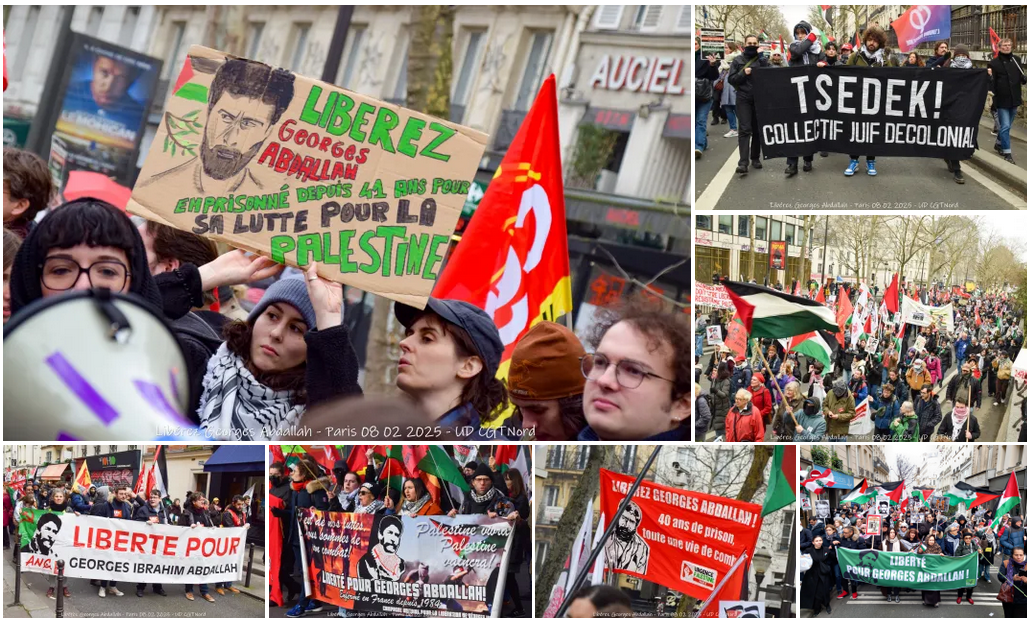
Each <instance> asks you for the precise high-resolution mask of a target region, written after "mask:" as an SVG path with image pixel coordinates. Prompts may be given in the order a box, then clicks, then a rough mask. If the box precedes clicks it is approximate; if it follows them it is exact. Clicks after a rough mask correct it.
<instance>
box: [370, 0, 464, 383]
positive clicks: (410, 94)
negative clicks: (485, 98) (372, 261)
mask: <svg viewBox="0 0 1027 622" xmlns="http://www.w3.org/2000/svg"><path fill="white" fill-rule="evenodd" d="M413 10H414V18H413V23H412V28H411V35H410V37H411V38H410V46H409V48H408V50H409V51H408V52H407V54H408V56H407V103H406V107H407V108H410V109H411V110H417V111H420V112H424V113H427V114H430V115H433V116H436V117H440V118H442V119H448V118H449V92H450V84H451V83H452V81H453V13H454V11H455V8H454V7H452V6H437V5H429V6H418V7H414V9H413ZM393 304H394V303H393V302H392V301H391V300H389V299H387V298H383V297H381V296H377V297H375V305H374V312H373V313H372V314H371V327H370V329H369V330H370V334H369V335H368V340H367V364H366V367H365V374H364V392H365V393H367V394H368V395H389V394H395V393H396V390H397V389H396V384H395V372H396V367H397V365H398V364H399V356H400V353H399V342H400V341H401V340H402V339H403V327H402V326H401V325H400V323H399V322H397V321H396V320H395V318H394V317H393V314H392V307H393Z"/></svg>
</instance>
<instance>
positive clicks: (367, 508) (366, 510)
mask: <svg viewBox="0 0 1027 622" xmlns="http://www.w3.org/2000/svg"><path fill="white" fill-rule="evenodd" d="M384 507H385V502H383V501H380V500H378V499H375V500H374V501H372V502H370V503H368V504H367V505H358V506H357V509H356V510H354V511H355V512H356V513H357V514H374V513H375V512H377V511H378V510H380V509H382V508H384Z"/></svg>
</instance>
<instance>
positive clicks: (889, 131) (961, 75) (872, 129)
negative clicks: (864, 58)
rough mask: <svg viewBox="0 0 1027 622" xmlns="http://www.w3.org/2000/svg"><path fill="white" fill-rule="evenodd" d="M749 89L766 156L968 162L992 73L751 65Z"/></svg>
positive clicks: (975, 139)
mask: <svg viewBox="0 0 1027 622" xmlns="http://www.w3.org/2000/svg"><path fill="white" fill-rule="evenodd" d="M752 87H753V93H754V94H755V95H756V115H757V118H759V120H760V132H761V135H760V138H761V139H762V141H763V157H764V158H768V159H769V158H779V157H785V156H806V155H809V154H811V153H814V152H817V151H828V152H835V153H845V154H853V153H872V154H875V155H878V156H898V157H920V158H948V159H953V160H966V159H969V158H970V157H971V156H972V155H973V153H974V150H975V149H976V147H977V124H978V123H979V122H980V119H981V113H982V111H983V110H984V102H985V99H986V98H987V94H988V73H987V72H986V71H984V70H983V69H965V70H960V71H931V70H930V69H917V68H914V69H907V68H898V67H874V68H866V67H838V66H834V67H826V68H818V67H815V66H808V67H785V68H780V69H755V70H753V72H752Z"/></svg>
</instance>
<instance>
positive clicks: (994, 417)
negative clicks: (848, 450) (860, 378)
mask: <svg viewBox="0 0 1027 622" xmlns="http://www.w3.org/2000/svg"><path fill="white" fill-rule="evenodd" d="M713 350H714V348H712V347H710V346H708V345H706V346H704V347H703V356H702V358H701V360H700V366H701V369H702V370H703V371H704V373H705V370H706V367H707V366H708V365H709V364H710V356H711V353H712V352H713ZM953 374H955V369H947V370H945V380H944V381H943V386H944V387H948V382H949V380H950V379H951V378H952V376H953ZM699 383H700V384H701V385H702V388H703V392H704V393H707V392H709V390H710V381H709V379H707V378H706V377H705V375H704V376H703V377H702V378H700V379H699ZM800 386H801V387H802V390H803V394H804V395H805V394H806V391H807V390H808V389H809V384H808V383H800ZM941 403H942V405H941V411H942V414H943V415H944V414H947V413H948V412H950V411H951V410H952V404H946V403H945V400H944V399H942V400H941ZM1005 413H1006V406H995V405H994V403H993V400H992V399H991V398H989V397H988V394H987V393H985V394H984V399H983V400H982V401H981V407H980V409H977V410H975V411H974V415H975V416H976V417H977V421H978V423H979V424H980V426H981V438H980V439H978V442H982V443H983V442H993V441H997V440H1000V439H999V438H998V433H999V430H1000V429H1001V427H1002V421H1003V418H1004V417H1005ZM713 438H714V433H713V430H710V432H709V434H708V435H707V436H706V438H705V439H699V440H707V441H712V440H713ZM765 440H768V441H770V440H774V439H773V435H772V433H771V431H770V427H769V426H768V427H767V435H766V437H765ZM849 440H860V439H857V438H855V437H852V436H850V437H849ZM863 440H869V439H863Z"/></svg>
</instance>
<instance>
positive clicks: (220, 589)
mask: <svg viewBox="0 0 1027 622" xmlns="http://www.w3.org/2000/svg"><path fill="white" fill-rule="evenodd" d="M221 526H222V527H245V528H247V529H249V527H250V525H249V523H248V522H247V521H246V500H245V499H243V497H242V496H240V495H235V496H234V497H232V505H230V506H228V507H227V508H225V511H224V512H222V513H221ZM214 588H215V590H214V591H216V592H217V593H218V594H221V595H222V596H224V595H225V592H226V591H228V592H231V593H233V594H238V593H239V588H235V587H232V582H231V581H225V582H223V583H215V584H214Z"/></svg>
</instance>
